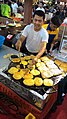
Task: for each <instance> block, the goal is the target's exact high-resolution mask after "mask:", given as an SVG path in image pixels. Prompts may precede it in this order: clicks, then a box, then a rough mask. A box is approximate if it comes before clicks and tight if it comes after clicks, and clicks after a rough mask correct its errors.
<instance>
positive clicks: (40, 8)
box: [36, 7, 45, 13]
mask: <svg viewBox="0 0 67 119" xmlns="http://www.w3.org/2000/svg"><path fill="white" fill-rule="evenodd" d="M36 10H42V11H43V12H44V13H45V9H44V8H43V7H42V8H40V7H38V8H37V9H36Z"/></svg>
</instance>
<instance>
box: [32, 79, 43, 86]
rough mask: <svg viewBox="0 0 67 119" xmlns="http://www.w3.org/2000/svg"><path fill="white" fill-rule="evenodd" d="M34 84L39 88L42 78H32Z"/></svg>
mask: <svg viewBox="0 0 67 119" xmlns="http://www.w3.org/2000/svg"><path fill="white" fill-rule="evenodd" d="M34 84H35V85H36V86H41V85H42V84H43V80H42V78H39V77H36V78H34Z"/></svg>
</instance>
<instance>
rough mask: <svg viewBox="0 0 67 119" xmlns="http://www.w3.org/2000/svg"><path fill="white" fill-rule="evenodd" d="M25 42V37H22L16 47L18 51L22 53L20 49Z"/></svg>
mask: <svg viewBox="0 0 67 119" xmlns="http://www.w3.org/2000/svg"><path fill="white" fill-rule="evenodd" d="M24 40H25V37H24V36H23V35H22V36H21V37H20V39H19V40H18V41H17V42H16V44H15V46H16V49H17V50H18V51H20V48H21V46H22V43H23V41H24Z"/></svg>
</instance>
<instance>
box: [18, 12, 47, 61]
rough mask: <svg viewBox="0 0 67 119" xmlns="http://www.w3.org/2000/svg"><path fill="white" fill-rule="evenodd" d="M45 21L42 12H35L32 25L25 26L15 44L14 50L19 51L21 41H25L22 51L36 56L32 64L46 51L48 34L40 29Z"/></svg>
mask: <svg viewBox="0 0 67 119" xmlns="http://www.w3.org/2000/svg"><path fill="white" fill-rule="evenodd" d="M44 19H45V15H44V12H43V11H41V10H36V11H35V13H34V16H33V24H30V25H27V26H26V27H25V28H24V30H23V32H22V36H21V37H20V39H19V40H18V41H17V43H16V49H17V50H19V51H20V48H21V46H22V43H23V41H24V40H25V39H26V44H25V46H24V47H22V48H23V50H22V51H24V52H25V53H27V54H29V53H32V54H36V57H35V58H34V59H33V63H35V62H36V61H37V59H38V58H40V57H41V56H42V55H43V53H44V52H45V50H46V44H47V42H48V33H47V31H46V29H44V28H42V25H43V22H44Z"/></svg>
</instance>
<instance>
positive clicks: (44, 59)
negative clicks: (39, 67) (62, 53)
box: [40, 56, 50, 61]
mask: <svg viewBox="0 0 67 119" xmlns="http://www.w3.org/2000/svg"><path fill="white" fill-rule="evenodd" d="M40 59H41V60H42V61H50V59H49V58H48V57H47V56H44V57H41V58H40Z"/></svg>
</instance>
